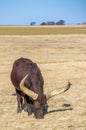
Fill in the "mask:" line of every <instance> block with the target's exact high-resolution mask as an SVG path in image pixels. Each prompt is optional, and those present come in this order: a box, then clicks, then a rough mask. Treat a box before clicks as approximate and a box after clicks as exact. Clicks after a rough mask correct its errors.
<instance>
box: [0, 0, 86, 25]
mask: <svg viewBox="0 0 86 130" xmlns="http://www.w3.org/2000/svg"><path fill="white" fill-rule="evenodd" d="M59 20H65V24H78V23H83V22H86V0H0V25H30V23H31V22H34V21H35V22H36V24H37V25H38V24H40V23H42V22H48V21H55V22H57V21H59Z"/></svg>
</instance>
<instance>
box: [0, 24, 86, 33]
mask: <svg viewBox="0 0 86 130" xmlns="http://www.w3.org/2000/svg"><path fill="white" fill-rule="evenodd" d="M48 34H86V26H85V25H84V26H80V25H79V26H35V27H33V26H32V27H30V26H20V27H19V26H1V27H0V35H48Z"/></svg>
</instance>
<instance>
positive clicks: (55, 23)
mask: <svg viewBox="0 0 86 130" xmlns="http://www.w3.org/2000/svg"><path fill="white" fill-rule="evenodd" d="M30 25H31V26H34V25H36V22H31V23H30ZM40 25H65V20H59V21H57V22H55V21H48V22H42V23H40Z"/></svg>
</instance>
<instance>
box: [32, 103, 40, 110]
mask: <svg viewBox="0 0 86 130" xmlns="http://www.w3.org/2000/svg"><path fill="white" fill-rule="evenodd" d="M33 105H34V108H35V109H38V108H39V107H40V103H39V102H38V101H34V104H33Z"/></svg>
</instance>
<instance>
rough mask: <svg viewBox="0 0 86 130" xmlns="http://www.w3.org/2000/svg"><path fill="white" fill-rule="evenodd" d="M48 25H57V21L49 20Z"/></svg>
mask: <svg viewBox="0 0 86 130" xmlns="http://www.w3.org/2000/svg"><path fill="white" fill-rule="evenodd" d="M47 25H55V22H54V21H49V22H47Z"/></svg>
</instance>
